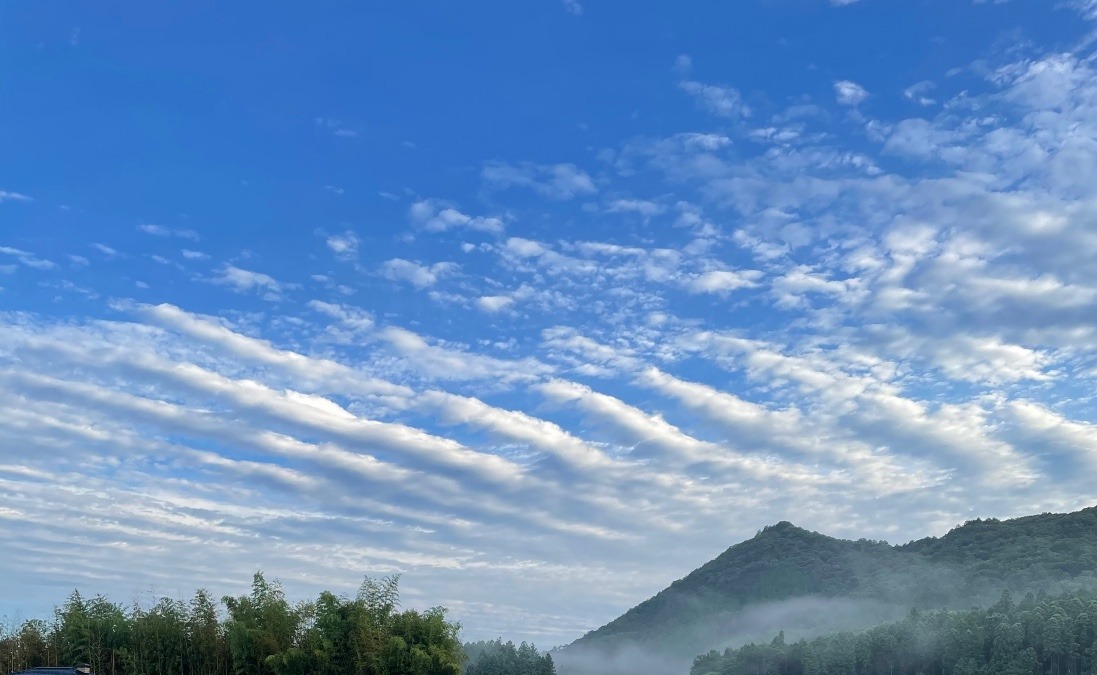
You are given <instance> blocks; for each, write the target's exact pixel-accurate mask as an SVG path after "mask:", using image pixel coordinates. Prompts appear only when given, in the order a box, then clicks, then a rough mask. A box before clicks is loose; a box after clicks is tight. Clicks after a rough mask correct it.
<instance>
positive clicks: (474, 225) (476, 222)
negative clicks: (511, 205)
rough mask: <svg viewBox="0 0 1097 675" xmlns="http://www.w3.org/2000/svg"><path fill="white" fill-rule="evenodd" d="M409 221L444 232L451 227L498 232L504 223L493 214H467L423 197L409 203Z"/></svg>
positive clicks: (431, 229) (434, 230)
mask: <svg viewBox="0 0 1097 675" xmlns="http://www.w3.org/2000/svg"><path fill="white" fill-rule="evenodd" d="M408 215H409V217H410V219H411V222H412V223H413V224H414V225H416V226H418V227H421V228H423V229H424V230H427V231H430V232H445V231H446V230H453V229H469V230H480V231H483V232H493V233H499V232H502V231H503V228H504V227H505V223H504V222H503V220H502V219H501V218H497V217H494V216H487V217H485V216H469V215H467V214H464V213H461V212H460V211H458V210H457V209H456V208H453V207H452V206H447V205H446V204H445V203H444V202H440V201H437V200H433V199H424V200H421V201H418V202H415V203H414V204H412V205H411V208H410V209H409V211H408Z"/></svg>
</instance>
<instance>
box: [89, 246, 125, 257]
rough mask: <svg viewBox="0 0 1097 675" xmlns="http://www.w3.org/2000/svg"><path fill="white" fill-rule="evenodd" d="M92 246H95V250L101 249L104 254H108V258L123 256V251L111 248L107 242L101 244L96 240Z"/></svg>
mask: <svg viewBox="0 0 1097 675" xmlns="http://www.w3.org/2000/svg"><path fill="white" fill-rule="evenodd" d="M91 247H92V248H94V249H95V250H97V251H99V252H100V253H102V254H103V255H105V256H107V257H108V258H119V257H122V254H121V253H119V252H118V251H117V250H116V249H114V248H111V247H110V246H107V245H106V244H100V243H98V242H96V243H94V244H92V245H91Z"/></svg>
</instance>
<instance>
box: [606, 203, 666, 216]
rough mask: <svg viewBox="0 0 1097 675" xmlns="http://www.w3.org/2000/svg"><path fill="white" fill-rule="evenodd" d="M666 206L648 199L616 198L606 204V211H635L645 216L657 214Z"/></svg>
mask: <svg viewBox="0 0 1097 675" xmlns="http://www.w3.org/2000/svg"><path fill="white" fill-rule="evenodd" d="M665 210H666V208H665V207H664V206H663V205H662V204H657V203H655V202H652V201H648V200H646V199H615V200H613V201H612V202H610V203H609V205H608V206H606V213H635V214H637V215H639V216H642V217H643V218H645V219H647V218H651V217H653V216H657V215H659V214H660V213H662V212H663V211H665Z"/></svg>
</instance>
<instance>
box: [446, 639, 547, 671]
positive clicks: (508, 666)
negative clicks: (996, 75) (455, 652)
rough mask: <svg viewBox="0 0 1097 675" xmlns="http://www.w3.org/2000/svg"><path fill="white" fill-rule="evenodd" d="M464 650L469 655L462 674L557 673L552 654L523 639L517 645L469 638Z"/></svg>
mask: <svg viewBox="0 0 1097 675" xmlns="http://www.w3.org/2000/svg"><path fill="white" fill-rule="evenodd" d="M464 651H465V656H466V657H467V658H468V666H467V667H466V669H465V675H556V666H555V665H554V664H553V662H552V656H550V655H549V654H541V653H540V652H538V651H537V647H535V646H534V645H531V644H526V643H525V642H523V643H522V644H521V645H519V646H518V647H515V646H514V643H513V642H505V643H504V642H503V641H502V640H501V639H500V640H492V641H485V642H472V643H469V644H466V645H465V647H464Z"/></svg>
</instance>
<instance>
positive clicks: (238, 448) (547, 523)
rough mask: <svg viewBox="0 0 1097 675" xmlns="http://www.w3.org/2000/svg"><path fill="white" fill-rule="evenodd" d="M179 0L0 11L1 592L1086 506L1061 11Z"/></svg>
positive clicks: (1073, 86)
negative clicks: (770, 527) (783, 526)
mask: <svg viewBox="0 0 1097 675" xmlns="http://www.w3.org/2000/svg"><path fill="white" fill-rule="evenodd" d="M223 4H224V3H220V4H217V5H215V4H214V3H185V5H184V4H179V5H177V6H174V7H165V6H163V5H160V6H156V5H155V4H154V5H150V4H149V3H131V2H116V3H109V6H99V5H93V4H90V3H85V4H82V5H73V4H71V3H56V2H39V3H22V4H18V5H13V4H9V5H8V6H6V7H4V8H3V9H2V10H0V12H2V20H0V82H2V83H3V91H4V96H3V105H0V289H2V290H0V325H2V330H0V381H2V385H0V420H3V423H0V494H2V495H4V496H3V497H2V498H0V532H2V534H0V546H2V548H3V551H4V554H3V555H2V556H0V615H8V616H27V615H42V614H46V613H47V612H48V609H49V607H50V606H51V604H52V603H54V602H56V601H58V600H60V599H62V598H63V597H64V595H65V594H66V593H67V592H68V590H70V589H71V588H73V587H74V586H79V587H81V588H82V589H84V590H86V591H89V592H105V593H109V594H110V595H111V596H112V597H114V598H115V599H118V600H122V601H128V600H129V599H130V598H132V597H134V594H139V595H141V594H144V595H147V594H149V593H155V594H167V595H171V596H180V595H186V594H189V593H190V592H191V591H192V590H193V589H194V588H196V587H198V586H206V587H209V588H211V589H212V590H214V591H215V592H217V593H224V592H236V591H239V590H241V589H243V588H244V587H245V586H246V584H247V582H248V579H249V577H250V574H251V573H252V572H253V571H254V570H255V569H259V568H262V569H263V570H265V571H266V572H267V573H268V575H270V576H274V577H278V578H280V579H282V580H283V581H284V582H285V583H286V584H287V585H288V586H289V588H290V590H291V593H293V594H294V595H295V597H305V596H306V595H307V594H311V593H314V592H315V591H316V590H318V589H321V588H329V589H333V590H346V591H350V590H352V589H353V588H354V587H355V586H356V585H357V583H358V582H359V581H360V579H361V577H362V575H364V574H372V575H380V574H388V573H394V572H399V573H402V574H404V584H403V587H404V595H405V600H406V601H407V602H408V603H409V604H412V605H417V606H422V605H426V604H435V603H438V604H444V605H446V606H447V607H449V608H450V609H451V611H452V613H453V615H454V617H455V618H457V619H459V620H460V621H461V622H462V623H463V625H464V627H465V635H466V636H467V637H469V638H473V639H476V638H485V637H494V636H497V635H503V636H506V637H509V638H514V639H532V640H535V641H536V642H537V643H538V644H541V645H543V646H550V645H553V644H561V643H564V642H567V641H570V640H572V639H574V638H576V637H578V636H580V635H581V634H582V633H583V632H585V631H586V630H589V629H592V628H595V627H597V626H599V625H601V624H603V623H605V622H606V621H608V620H610V619H612V618H613V617H615V616H616V615H618V614H619V613H621V612H622V611H623V610H625V609H627V608H628V607H630V606H632V605H634V604H636V603H637V602H638V601H640V600H642V599H644V598H645V597H647V596H649V595H651V594H652V593H654V592H656V591H657V590H659V589H660V588H662V587H664V586H666V585H667V583H668V582H670V581H671V580H673V579H676V578H678V577H680V576H682V575H683V574H685V573H686V572H688V571H689V570H690V569H692V568H694V567H696V566H698V565H699V564H701V563H702V562H704V561H706V560H708V559H710V558H711V557H713V556H714V555H716V554H718V553H719V552H720V551H722V550H723V549H724V548H726V547H727V546H728V545H730V544H733V543H735V542H737V541H740V540H742V539H744V538H747V537H749V536H751V535H753V534H754V532H755V531H756V530H757V529H759V528H760V527H762V526H764V525H766V524H770V523H773V522H776V521H778V520H782V519H787V520H792V521H793V522H796V523H797V524H800V525H802V526H805V527H809V528H812V529H817V530H820V531H823V532H826V533H828V534H833V535H836V536H849V537H855V538H856V537H862V536H865V537H870V538H876V539H887V540H890V541H894V542H902V541H907V540H910V539H913V538H917V537H921V536H925V535H928V534H941V533H943V532H945V531H947V529H948V528H950V527H952V526H954V525H956V524H958V523H960V522H963V521H964V520H966V519H968V518H971V517H975V516H997V517H1008V516H1013V515H1021V514H1027V513H1032V512H1041V511H1049V510H1050V511H1062V510H1073V509H1076V508H1081V507H1084V506H1088V505H1092V504H1093V503H1094V501H1097V494H1095V492H1097V491H1095V488H1094V485H1095V482H1094V477H1095V470H1097V413H1095V409H1094V399H1093V395H1092V392H1093V391H1094V385H1095V379H1097V347H1095V345H1097V320H1095V317H1097V224H1095V223H1097V181H1095V180H1094V179H1095V177H1097V84H1094V83H1095V82H1097V77H1095V76H1097V72H1095V71H1097V66H1095V65H1094V56H1093V47H1092V44H1093V41H1094V37H1095V36H1097V33H1095V32H1094V28H1095V26H1094V20H1095V19H1097V5H1095V4H1094V3H1093V2H1092V1H1090V0H1086V1H1084V2H1060V3H1049V2H1042V1H1041V2H1036V1H1023V0H1012V1H1011V2H969V1H966V0H963V1H961V0H955V1H954V0H947V1H946V0H918V1H911V2H888V1H886V0H861V1H859V2H848V1H846V2H827V1H824V0H819V1H815V0H768V1H767V0H743V1H741V2H734V3H732V2H719V3H718V2H707V3H695V4H693V5H691V6H690V7H689V8H688V9H687V10H684V9H681V8H673V7H672V6H671V5H670V4H668V3H656V2H646V1H636V0H632V1H630V2H597V1H596V0H590V1H587V2H583V1H582V0H580V1H578V2H577V1H575V0H568V1H564V2H561V1H558V0H537V1H536V2H521V3H517V2H502V1H492V2H479V3H462V4H457V3H440V2H438V3H426V2H388V3H343V2H318V3H312V4H310V5H309V7H308V8H304V7H301V6H293V5H291V4H290V3H243V2H242V3H233V6H232V7H225V6H223Z"/></svg>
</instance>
